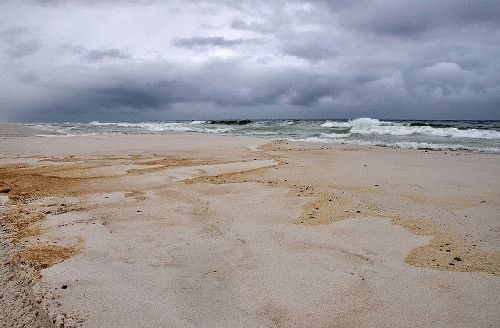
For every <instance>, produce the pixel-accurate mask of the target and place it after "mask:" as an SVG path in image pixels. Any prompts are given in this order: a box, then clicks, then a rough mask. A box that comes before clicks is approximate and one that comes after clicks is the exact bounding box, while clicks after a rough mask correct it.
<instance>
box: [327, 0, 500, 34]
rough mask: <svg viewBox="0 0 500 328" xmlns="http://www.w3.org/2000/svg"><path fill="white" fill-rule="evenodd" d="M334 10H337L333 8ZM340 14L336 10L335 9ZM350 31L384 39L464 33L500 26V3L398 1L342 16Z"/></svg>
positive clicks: (347, 12) (345, 12)
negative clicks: (470, 28)
mask: <svg viewBox="0 0 500 328" xmlns="http://www.w3.org/2000/svg"><path fill="white" fill-rule="evenodd" d="M330 8H333V7H332V5H330ZM333 10H334V11H337V10H336V8H333ZM341 16H342V17H345V18H344V19H342V21H341V22H342V23H343V24H345V26H346V27H349V28H356V29H359V28H360V29H363V30H365V31H370V32H373V33H376V34H381V35H391V36H396V37H406V38H412V37H420V36H422V35H423V34H424V33H426V32H431V31H433V30H436V29H440V28H447V29H460V28H463V27H466V26H471V25H478V24H486V25H491V26H494V27H499V26H500V20H499V19H498V17H500V2H498V1H496V0H484V1H471V0H443V1H437V2H436V1H430V0H426V1H418V2H415V1H394V2H385V3H383V4H376V3H375V2H370V3H368V4H367V6H366V7H365V6H359V7H357V8H349V10H346V11H344V12H343V13H342V15H341Z"/></svg>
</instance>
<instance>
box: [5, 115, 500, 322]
mask: <svg viewBox="0 0 500 328" xmlns="http://www.w3.org/2000/svg"><path fill="white" fill-rule="evenodd" d="M0 212H1V215H2V217H1V222H2V230H1V248H0V250H1V260H2V263H1V266H2V267H1V271H0V287H1V289H2V298H1V299H0V309H1V310H0V312H1V313H0V322H2V323H3V327H23V326H26V327H52V326H57V327H408V326H412V327H495V326H498V325H499V324H500V319H499V318H500V309H499V307H498V304H499V303H500V156H499V155H498V154H481V153H471V152H458V151H431V150H418V149H400V148H389V147H370V146H362V145H339V144H328V143H319V142H316V143H311V142H299V141H294V142H290V141H284V140H267V139H258V138H248V137H234V136H231V137H226V136H212V135H199V134H187V133H171V134H154V135H152V134H143V135H82V136H71V137H68V136H62V135H57V134H53V133H47V132H44V131H40V130H36V129H32V128H28V127H26V126H21V125H5V124H4V125H0Z"/></svg>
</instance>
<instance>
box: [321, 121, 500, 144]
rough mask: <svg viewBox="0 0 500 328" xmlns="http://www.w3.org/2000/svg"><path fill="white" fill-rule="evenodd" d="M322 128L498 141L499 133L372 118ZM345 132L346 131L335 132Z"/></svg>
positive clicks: (329, 123) (488, 130)
mask: <svg viewBox="0 0 500 328" xmlns="http://www.w3.org/2000/svg"><path fill="white" fill-rule="evenodd" d="M321 126H322V127H326V128H332V129H334V130H335V129H348V130H347V132H348V133H350V134H352V135H379V136H410V135H420V136H432V137H442V138H470V139H489V140H496V139H498V140H500V131H497V130H492V129H476V128H469V129H465V128H463V127H461V128H460V127H453V126H452V125H451V124H446V123H426V122H410V123H408V122H389V121H380V120H377V119H372V118H366V117H365V118H358V119H355V120H352V121H348V122H335V121H326V122H325V123H323V124H321ZM335 132H339V133H342V132H346V131H339V130H337V131H335Z"/></svg>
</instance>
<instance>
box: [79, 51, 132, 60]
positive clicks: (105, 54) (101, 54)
mask: <svg viewBox="0 0 500 328" xmlns="http://www.w3.org/2000/svg"><path fill="white" fill-rule="evenodd" d="M105 58H116V59H130V58H132V56H131V55H129V54H127V53H124V52H123V51H122V50H120V49H94V50H90V51H89V52H88V53H87V55H86V56H85V59H86V60H88V61H90V62H97V61H100V60H103V59H105Z"/></svg>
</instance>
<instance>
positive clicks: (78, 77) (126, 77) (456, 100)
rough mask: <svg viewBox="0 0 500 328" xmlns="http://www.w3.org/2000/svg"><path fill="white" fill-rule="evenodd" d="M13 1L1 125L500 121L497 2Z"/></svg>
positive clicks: (0, 32)
mask: <svg viewBox="0 0 500 328" xmlns="http://www.w3.org/2000/svg"><path fill="white" fill-rule="evenodd" d="M19 4H20V5H21V4H22V5H23V6H24V7H22V10H21V9H20V10H17V9H15V10H14V9H12V10H11V12H9V11H8V9H9V8H14V6H10V7H9V6H7V5H5V4H0V7H1V8H0V9H2V10H5V11H6V12H7V13H8V14H9V13H12V14H11V15H13V16H12V17H14V18H13V20H12V21H14V20H15V21H16V24H18V25H15V26H9V24H7V23H5V20H4V21H2V22H0V41H1V42H0V51H1V52H2V56H0V82H2V83H3V85H5V86H6V87H5V88H4V90H0V101H2V103H0V105H1V106H2V108H6V112H8V113H11V114H10V115H11V116H9V119H12V117H14V116H13V115H14V113H15V114H16V115H20V116H18V119H19V120H35V121H61V120H63V121H71V120H86V121H88V120H141V119H156V118H163V119H168V118H169V117H174V115H175V118H179V119H182V118H183V113H192V114H191V115H195V112H194V111H191V110H190V108H194V107H196V108H201V109H200V112H204V113H205V114H204V115H206V117H208V118H210V115H211V113H213V115H214V118H215V117H216V116H217V115H220V116H219V117H223V116H224V115H229V114H230V115H231V116H232V117H255V118H257V117H258V116H259V115H260V116H261V117H262V115H265V117H283V118H285V117H293V118H335V117H337V118H338V117H351V118H352V117H356V116H360V115H362V116H371V117H376V118H409V117H411V118H429V119H432V118H444V119H446V118H450V119H453V118H488V119H500V111H499V110H498V108H500V107H498V106H499V105H500V43H499V41H498V33H499V32H500V20H498V17H500V9H499V8H500V3H499V2H498V1H492V0H484V1H476V2H474V1H465V0H443V1H439V2H436V1H430V0H422V1H419V2H415V1H409V0H403V1H396V0H392V1H391V0H389V1H385V2H379V1H375V0H360V1H344V0H341V1H326V0H312V1H307V2H306V1H301V0H290V1H287V0H267V1H266V0H258V1H247V0H235V1H229V0H209V1H197V0H193V1H190V0H186V1H184V0H179V2H178V3H175V5H170V3H169V4H166V2H163V1H156V0H154V1H153V0H151V1H148V0H145V1H141V0H107V1H97V0H88V1H86V0H72V1H58V0H38V1H35V2H32V3H31V4H30V2H29V1H28V2H21V1H20V2H19ZM41 6H44V7H43V8H41ZM61 7H64V8H61ZM68 8H70V9H71V10H68ZM20 12H23V13H24V12H27V13H28V12H29V13H30V15H28V14H26V15H24V16H23V15H20V14H19V13H20ZM49 14H50V15H49ZM15 15H18V16H15ZM43 15H47V16H43ZM51 15H52V16H51ZM28 16H29V17H31V19H28V18H26V17H28ZM38 17H40V18H39V19H37V18H38ZM49 17H50V18H51V19H52V18H54V19H56V20H57V22H58V24H57V26H55V24H52V23H48V22H49V21H50V22H54V21H56V20H48V18H49ZM111 22H112V23H111ZM100 24H102V26H101V25H100ZM104 24H105V26H106V28H104V27H103V26H104ZM16 26H18V27H16ZM23 26H25V27H23ZM28 26H29V28H28ZM61 26H62V27H61ZM82 31H84V32H82ZM206 33H210V34H211V35H215V36H210V37H205V36H204V35H207V34H206ZM228 48H230V49H231V51H227V49H228ZM185 49H188V50H194V51H186V50H185ZM206 50H217V51H206ZM220 50H222V51H220ZM32 95H36V96H32ZM5 99H8V101H7V100H5ZM203 108H204V109H203ZM202 109H203V110H202ZM18 113H19V114H18ZM174 113H175V114H174ZM193 113H194V114H193ZM2 115H3V114H2V113H0V120H2V119H5V117H7V116H6V115H4V116H2ZM23 115H24V116H23ZM171 115H172V116H171ZM186 115H187V114H186ZM192 118H196V117H192Z"/></svg>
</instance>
